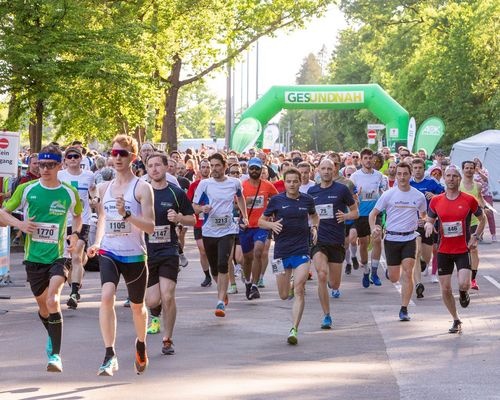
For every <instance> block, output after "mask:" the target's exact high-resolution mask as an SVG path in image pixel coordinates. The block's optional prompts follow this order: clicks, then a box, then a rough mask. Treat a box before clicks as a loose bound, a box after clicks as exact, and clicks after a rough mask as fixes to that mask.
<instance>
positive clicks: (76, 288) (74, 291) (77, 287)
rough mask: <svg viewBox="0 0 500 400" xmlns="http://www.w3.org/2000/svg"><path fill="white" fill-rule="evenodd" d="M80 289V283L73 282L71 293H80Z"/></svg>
mask: <svg viewBox="0 0 500 400" xmlns="http://www.w3.org/2000/svg"><path fill="white" fill-rule="evenodd" d="M78 290H80V284H79V283H77V282H73V283H71V294H76V293H78Z"/></svg>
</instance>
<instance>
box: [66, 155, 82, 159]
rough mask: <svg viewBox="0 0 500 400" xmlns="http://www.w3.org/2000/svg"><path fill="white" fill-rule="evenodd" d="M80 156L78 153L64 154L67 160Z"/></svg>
mask: <svg viewBox="0 0 500 400" xmlns="http://www.w3.org/2000/svg"><path fill="white" fill-rule="evenodd" d="M79 158H80V155H79V154H68V155H67V156H66V159H67V160H78V159H79Z"/></svg>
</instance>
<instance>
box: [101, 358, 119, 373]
mask: <svg viewBox="0 0 500 400" xmlns="http://www.w3.org/2000/svg"><path fill="white" fill-rule="evenodd" d="M116 371H118V358H117V357H116V356H113V357H111V358H109V359H107V360H106V359H105V360H104V362H103V363H102V365H101V366H100V367H99V369H98V371H97V376H113V374H114V373H115V372H116Z"/></svg>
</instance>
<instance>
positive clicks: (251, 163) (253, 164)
mask: <svg viewBox="0 0 500 400" xmlns="http://www.w3.org/2000/svg"><path fill="white" fill-rule="evenodd" d="M250 167H259V168H262V161H261V159H260V158H257V157H252V158H251V159H250V160H249V161H248V168H250Z"/></svg>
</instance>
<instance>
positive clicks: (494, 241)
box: [491, 235, 498, 243]
mask: <svg viewBox="0 0 500 400" xmlns="http://www.w3.org/2000/svg"><path fill="white" fill-rule="evenodd" d="M491 241H492V242H493V243H496V242H498V240H497V235H493V236H492V237H491Z"/></svg>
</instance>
